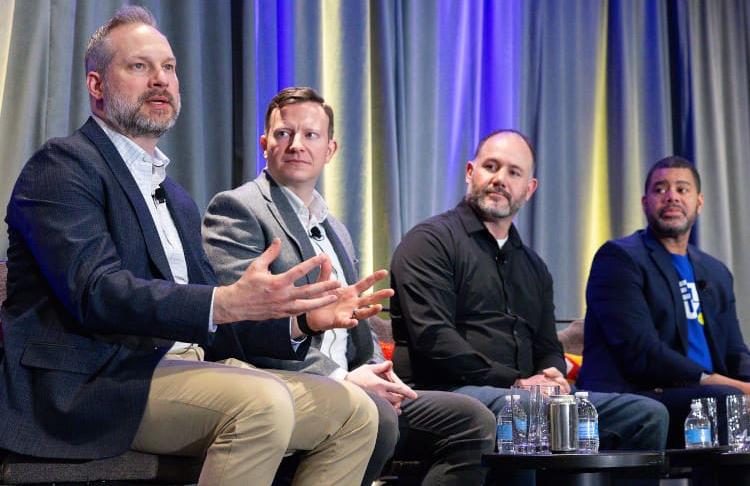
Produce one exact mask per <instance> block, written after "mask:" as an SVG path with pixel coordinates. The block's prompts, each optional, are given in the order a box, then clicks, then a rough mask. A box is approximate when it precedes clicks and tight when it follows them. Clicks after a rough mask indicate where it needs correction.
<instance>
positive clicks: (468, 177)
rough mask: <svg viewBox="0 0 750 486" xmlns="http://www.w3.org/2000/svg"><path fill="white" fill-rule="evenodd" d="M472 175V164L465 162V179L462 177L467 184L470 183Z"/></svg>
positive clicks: (469, 161)
mask: <svg viewBox="0 0 750 486" xmlns="http://www.w3.org/2000/svg"><path fill="white" fill-rule="evenodd" d="M472 174H474V162H472V161H471V160H468V161H466V177H464V180H465V181H466V183H467V184H469V183H470V182H471V176H472Z"/></svg>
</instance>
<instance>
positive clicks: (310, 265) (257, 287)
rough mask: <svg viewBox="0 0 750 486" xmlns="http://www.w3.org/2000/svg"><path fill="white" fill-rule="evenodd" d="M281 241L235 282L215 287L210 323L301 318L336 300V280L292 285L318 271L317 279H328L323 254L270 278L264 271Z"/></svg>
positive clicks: (326, 265)
mask: <svg viewBox="0 0 750 486" xmlns="http://www.w3.org/2000/svg"><path fill="white" fill-rule="evenodd" d="M280 249H281V241H280V240H279V239H278V238H275V239H274V240H273V242H272V243H271V245H270V246H269V247H268V248H267V249H266V251H264V252H263V254H261V255H260V256H259V257H258V258H256V259H255V260H254V261H253V262H252V263H251V264H250V265H248V267H247V269H245V272H244V273H243V274H242V276H241V277H240V279H239V280H237V281H236V282H235V283H233V284H231V285H226V286H223V287H218V288H217V289H216V292H215V294H214V308H213V311H214V323H215V324H225V323H228V322H237V321H245V320H249V321H262V320H265V319H276V318H280V317H288V316H293V315H298V314H302V313H304V312H307V311H310V310H312V309H316V308H319V307H323V306H330V305H331V304H333V303H335V302H336V300H337V299H338V298H339V297H338V294H337V293H334V291H335V290H336V289H337V288H338V287H339V286H340V285H341V284H340V283H339V282H337V281H336V280H328V278H326V279H325V280H318V281H317V282H315V283H313V284H309V285H303V286H301V287H295V286H294V282H295V281H297V280H298V279H300V278H302V277H303V276H305V275H307V274H308V273H309V272H310V271H311V270H313V269H314V268H316V267H321V275H323V274H326V275H330V273H331V262H330V260H329V259H328V257H327V256H326V255H324V254H321V255H318V256H315V257H313V258H310V259H309V260H305V261H304V262H302V263H300V264H298V265H296V266H294V267H292V268H290V269H289V270H287V271H286V272H284V273H281V274H279V275H273V274H272V273H271V272H270V271H269V270H268V267H269V265H271V262H273V261H274V260H275V259H276V258H277V257H278V256H279V252H280Z"/></svg>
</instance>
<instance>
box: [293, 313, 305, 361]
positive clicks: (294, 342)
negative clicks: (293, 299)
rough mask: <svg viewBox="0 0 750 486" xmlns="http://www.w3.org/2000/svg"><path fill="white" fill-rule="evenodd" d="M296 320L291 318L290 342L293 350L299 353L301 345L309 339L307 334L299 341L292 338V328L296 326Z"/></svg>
mask: <svg viewBox="0 0 750 486" xmlns="http://www.w3.org/2000/svg"><path fill="white" fill-rule="evenodd" d="M294 319H296V317H295V316H292V317H290V318H289V336H290V338H289V340H290V341H291V343H292V349H293V350H294V352H295V353H296V352H297V348H299V345H300V344H302V343H304V342H305V340H306V339H307V334H303V335H302V336H300V337H299V338H297V339H294V338H293V337H291V335H292V326H293V325H294Z"/></svg>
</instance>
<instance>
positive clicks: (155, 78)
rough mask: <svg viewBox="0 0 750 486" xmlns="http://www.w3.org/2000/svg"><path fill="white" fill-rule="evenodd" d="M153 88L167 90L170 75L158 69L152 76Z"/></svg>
mask: <svg viewBox="0 0 750 486" xmlns="http://www.w3.org/2000/svg"><path fill="white" fill-rule="evenodd" d="M150 81H151V86H154V87H160V88H166V87H167V86H169V75H168V74H167V72H166V71H165V70H164V69H162V68H156V69H155V70H154V72H153V73H152V75H151V79H150Z"/></svg>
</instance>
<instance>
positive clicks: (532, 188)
mask: <svg viewBox="0 0 750 486" xmlns="http://www.w3.org/2000/svg"><path fill="white" fill-rule="evenodd" d="M537 187H539V180H537V178H536V177H532V178H531V180H529V183H528V184H527V185H526V200H527V201H528V200H529V199H531V196H533V195H534V193H535V192H536V189H537Z"/></svg>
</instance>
